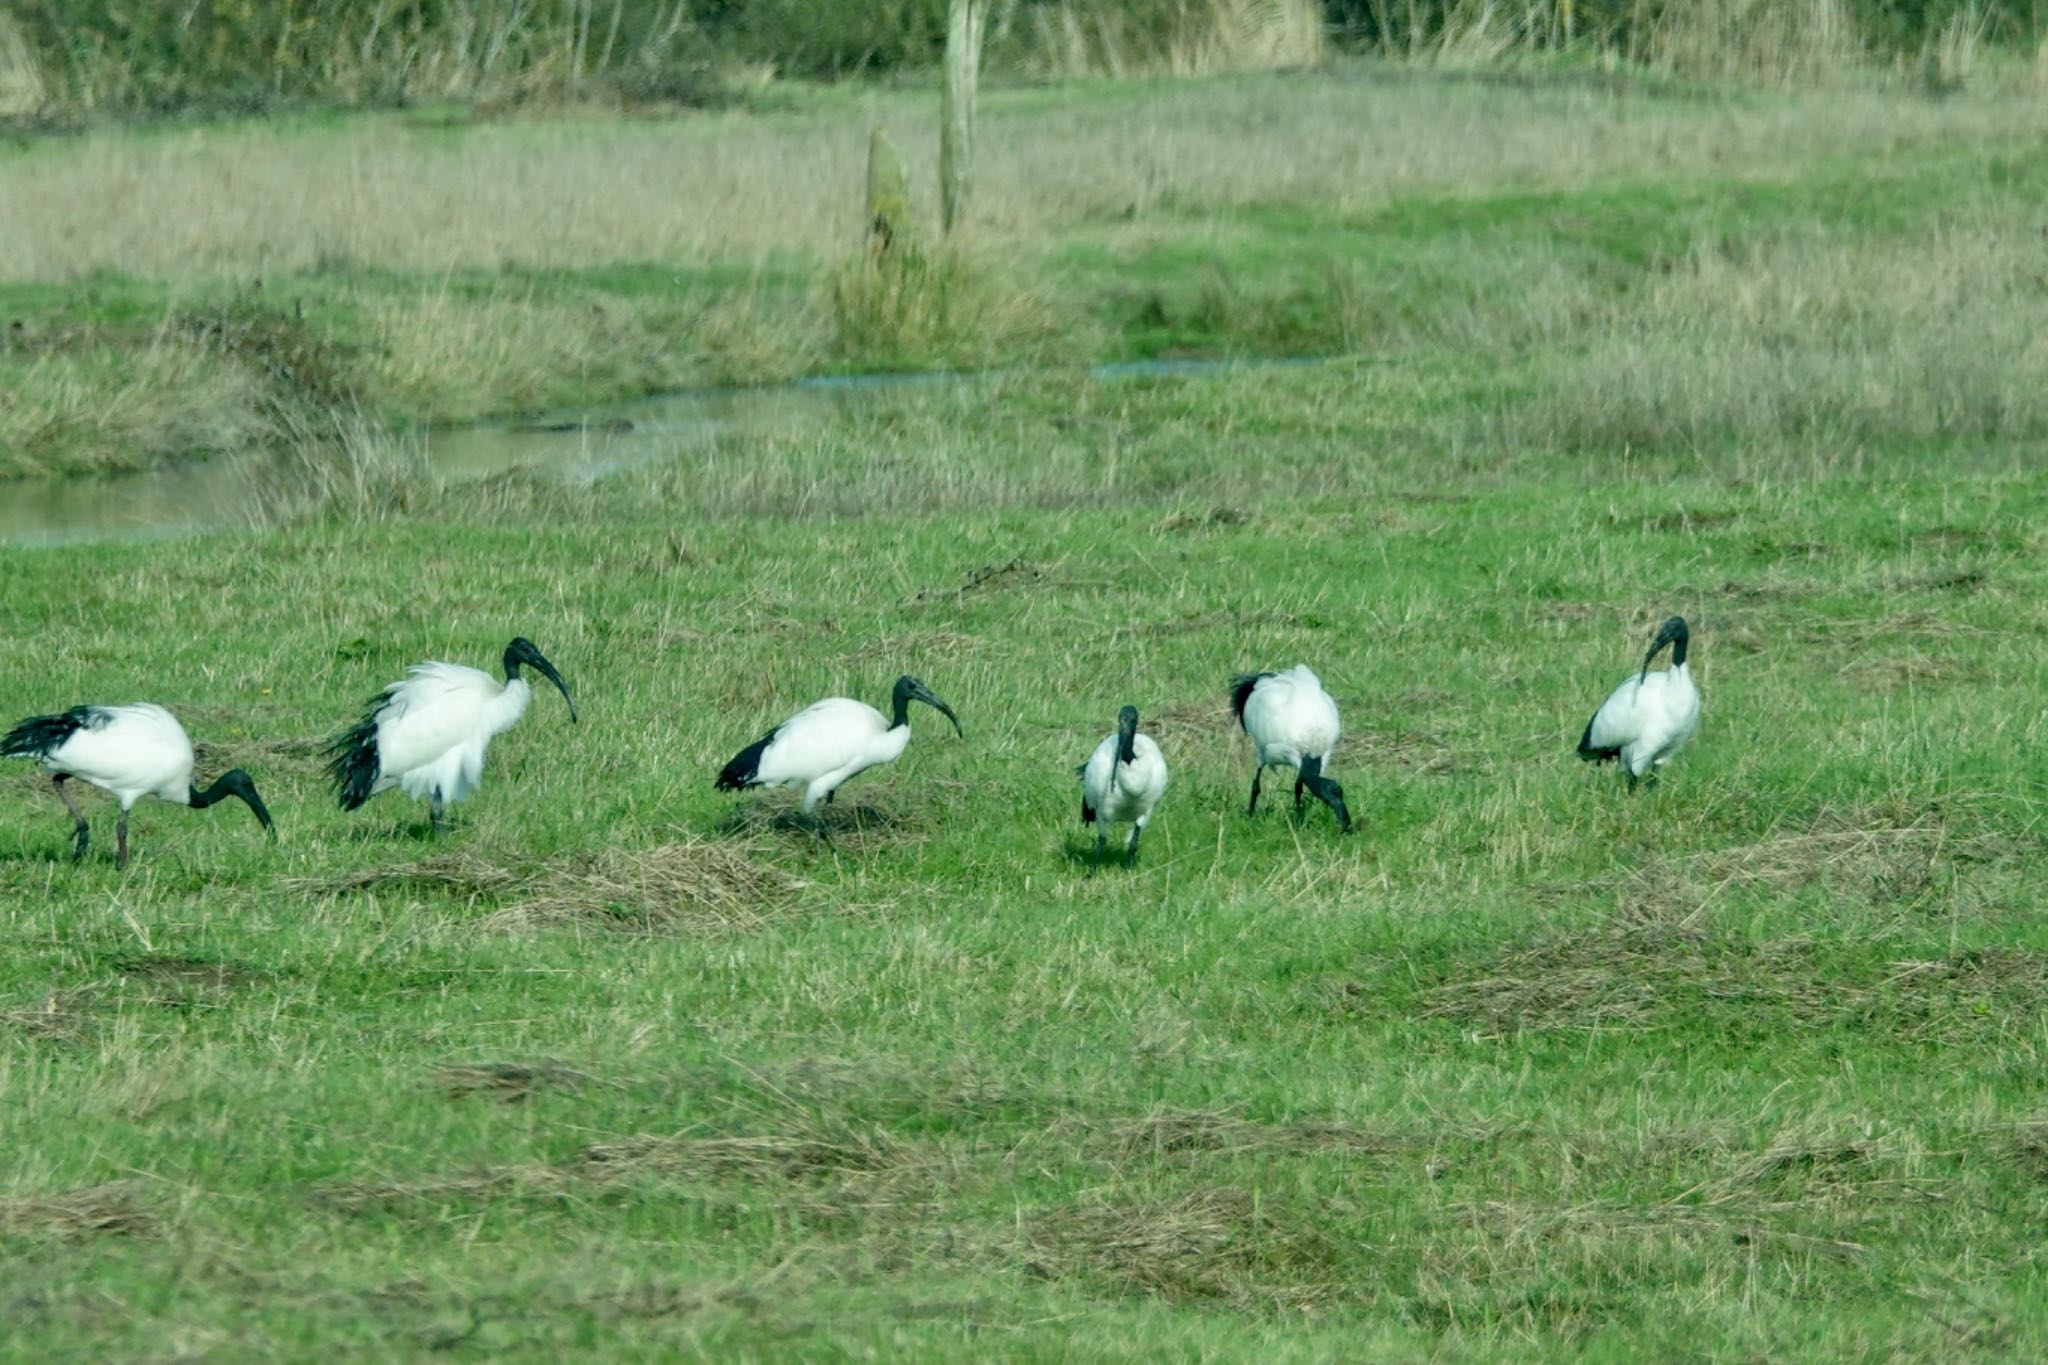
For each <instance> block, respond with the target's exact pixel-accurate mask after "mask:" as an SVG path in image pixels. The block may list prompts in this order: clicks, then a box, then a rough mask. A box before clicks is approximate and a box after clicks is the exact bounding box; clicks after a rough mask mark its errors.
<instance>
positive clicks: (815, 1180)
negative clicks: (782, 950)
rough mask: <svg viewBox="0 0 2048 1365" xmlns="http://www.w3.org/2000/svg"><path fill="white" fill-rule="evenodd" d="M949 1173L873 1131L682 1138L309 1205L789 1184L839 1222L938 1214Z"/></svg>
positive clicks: (341, 1195)
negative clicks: (677, 1185)
mask: <svg viewBox="0 0 2048 1365" xmlns="http://www.w3.org/2000/svg"><path fill="white" fill-rule="evenodd" d="M952 1178H953V1172H952V1168H951V1167H950V1166H949V1165H947V1164H946V1163H944V1162H942V1161H940V1160H938V1159H937V1158H936V1157H935V1156H934V1155H933V1154H932V1153H931V1152H929V1151H928V1150H926V1149H925V1148H923V1147H919V1146H914V1145H911V1144H906V1143H903V1142H900V1141H898V1140H896V1139H894V1138H891V1137H889V1136H888V1135H887V1134H885V1133H882V1132H881V1131H879V1130H869V1131H853V1130H835V1131H834V1132H833V1133H831V1135H829V1136H820V1135H818V1134H813V1133H798V1134H774V1133H764V1134H753V1135H736V1136H726V1137H682V1136H667V1135H656V1134H636V1135H633V1136H630V1137H624V1138H619V1139H616V1140H613V1141H607V1142H595V1143H591V1144H590V1145H589V1146H587V1147H584V1148H583V1149H581V1150H580V1151H578V1152H575V1153H574V1154H572V1155H570V1156H568V1157H565V1158H563V1159H562V1160H560V1161H556V1162H553V1163H549V1164H541V1163H519V1164H508V1165H504V1166H488V1167H481V1168H478V1169H475V1170H470V1171H463V1172H458V1173H455V1174H452V1175H441V1176H431V1177H428V1178H425V1179H418V1180H352V1181H340V1182H335V1183H332V1184H327V1185H323V1186H320V1187H318V1188H317V1189H316V1190H315V1191H314V1192H313V1194H314V1198H315V1199H316V1201H317V1202H319V1203H321V1204H324V1205H326V1206H327V1207H329V1208H333V1209H338V1210H340V1211H343V1212H347V1213H371V1212H381V1211H389V1212H400V1213H407V1212H411V1213H418V1212H422V1211H427V1210H435V1211H438V1210H442V1209H446V1208H449V1207H451V1206H460V1205H467V1204H475V1203H478V1202H481V1201H487V1200H493V1199H505V1198H528V1199H540V1200H557V1199H563V1198H567V1197H570V1196H571V1195H572V1194H573V1193H575V1192H577V1191H579V1190H583V1191H587V1190H589V1189H591V1188H593V1187H615V1186H624V1185H633V1184H639V1183H643V1182H646V1181H650V1180H663V1181H681V1182H700V1183H714V1182H718V1181H727V1180H732V1181H741V1182H746V1183H748V1184H752V1185H756V1186H770V1187H791V1188H787V1189H783V1190H780V1191H779V1192H778V1207H784V1208H786V1209H788V1210H789V1211H791V1212H794V1213H798V1214H801V1215H802V1216H804V1217H805V1218H807V1219H820V1220H835V1221H836V1220H841V1219H844V1218H847V1217H852V1216H861V1215H870V1214H874V1213H877V1212H889V1213H898V1214H900V1213H905V1212H910V1213H918V1212H924V1211H929V1210H930V1209H932V1208H935V1207H936V1203H935V1197H936V1195H937V1194H938V1193H939V1192H940V1191H941V1190H943V1189H944V1188H947V1187H948V1186H949V1184H950V1182H951V1181H952Z"/></svg>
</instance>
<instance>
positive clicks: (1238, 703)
mask: <svg viewBox="0 0 2048 1365" xmlns="http://www.w3.org/2000/svg"><path fill="white" fill-rule="evenodd" d="M1272 676H1273V675H1272V674H1271V673H1242V674H1239V675H1238V676H1237V677H1235V678H1232V679H1231V680H1230V714H1231V715H1233V716H1236V717H1237V723H1238V726H1239V728H1243V726H1244V707H1245V703H1246V702H1248V701H1250V700H1251V699H1252V689H1253V688H1254V687H1257V686H1258V685H1259V684H1260V683H1261V682H1264V681H1265V680H1266V679H1267V678H1270V677H1272Z"/></svg>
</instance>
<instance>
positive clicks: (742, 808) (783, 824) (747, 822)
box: [719, 783, 944, 852]
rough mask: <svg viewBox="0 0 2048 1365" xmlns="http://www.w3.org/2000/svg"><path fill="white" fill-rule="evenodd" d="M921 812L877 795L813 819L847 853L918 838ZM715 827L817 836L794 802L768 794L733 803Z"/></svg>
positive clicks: (726, 831) (751, 833) (744, 834)
mask: <svg viewBox="0 0 2048 1365" xmlns="http://www.w3.org/2000/svg"><path fill="white" fill-rule="evenodd" d="M927 785H928V786H929V785H930V784H927ZM940 785H944V784H943V783H941V784H940ZM925 816H926V812H925V811H924V810H922V809H920V808H918V807H915V806H897V805H893V804H890V803H889V802H887V801H886V800H884V799H882V798H880V797H870V798H869V799H867V800H860V799H858V798H854V799H849V800H848V801H845V802H843V803H842V802H837V801H835V802H832V803H830V804H828V805H823V806H820V807H819V808H818V811H817V818H818V819H819V820H822V821H823V822H824V827H825V831H826V833H827V834H828V835H829V836H830V837H831V839H832V842H833V844H834V846H835V847H838V848H841V849H843V850H845V851H848V852H853V851H857V850H860V849H863V848H868V847H871V846H872V847H879V846H883V845H902V844H905V843H908V842H911V841H914V840H917V839H921V838H923V837H924V831H925V823H924V822H925ZM719 832H720V833H721V834H722V835H725V836H727V837H729V838H735V839H745V840H753V839H760V838H766V837H776V838H783V839H787V838H790V837H792V836H795V837H798V838H800V839H806V840H810V841H813V842H815V841H816V840H817V837H818V836H817V831H816V829H815V828H814V827H813V826H812V824H811V821H810V817H807V816H805V815H804V814H802V812H801V811H800V810H799V809H798V808H797V807H796V806H794V805H784V804H781V803H779V802H777V801H776V799H775V798H773V797H768V798H766V799H764V800H758V801H738V802H735V803H734V804H733V807H732V809H731V810H730V811H729V812H728V813H727V815H726V817H725V819H724V820H722V821H721V822H720V823H719Z"/></svg>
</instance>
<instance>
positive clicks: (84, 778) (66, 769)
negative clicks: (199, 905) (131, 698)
mask: <svg viewBox="0 0 2048 1365" xmlns="http://www.w3.org/2000/svg"><path fill="white" fill-rule="evenodd" d="M0 756H5V757H8V758H27V759H33V760H34V761H35V762H37V763H39V764H41V765H42V768H43V771H44V772H46V773H48V774H49V775H50V783H51V785H52V786H54V787H55V788H56V789H57V796H58V798H59V799H60V800H62V801H63V802H64V807H65V809H66V810H69V811H70V812H71V819H72V822H73V824H74V825H75V827H76V834H75V835H74V838H73V843H72V849H71V857H72V860H73V861H74V862H75V861H77V860H78V859H80V858H83V857H84V856H85V851H86V848H87V846H88V845H89V844H90V843H91V842H92V827H91V825H90V824H89V823H88V822H87V820H86V818H85V812H84V811H82V810H80V809H79V808H78V799H77V798H76V797H74V796H73V795H72V794H71V789H70V788H69V787H67V786H66V785H65V783H67V782H69V781H70V780H71V779H72V778H77V779H78V780H79V781H81V782H87V783H90V784H91V785H93V786H95V787H98V788H99V789H100V790H101V791H103V792H106V793H108V794H109V795H111V796H112V797H113V798H114V799H115V800H116V801H118V802H119V803H120V805H121V819H120V822H119V823H118V824H116V825H115V826H114V847H115V853H114V865H115V866H116V867H121V868H125V867H127V866H128V812H129V811H130V810H131V809H132V808H133V807H134V805H135V803H136V802H137V801H140V800H141V799H142V798H143V797H145V796H154V797H156V798H157V799H158V800H160V801H168V802H170V803H171V804H172V805H174V806H190V807H191V808H192V809H194V810H204V809H206V808H207V807H208V806H210V805H212V804H213V803H214V802H216V801H219V800H222V799H223V798H225V797H230V796H232V797H235V798H236V799H238V800H240V801H242V802H244V803H245V804H247V805H248V807H249V809H250V810H251V811H253V812H255V815H256V820H257V823H258V824H260V825H262V826H263V828H264V829H265V830H266V831H267V832H268V833H269V834H270V836H271V837H272V838H276V837H277V827H276V826H275V825H273V824H272V823H271V820H270V811H269V810H268V809H267V808H266V807H265V806H264V804H263V798H262V797H261V796H258V795H257V794H256V784H255V782H254V781H252V780H251V779H250V777H249V774H247V773H245V772H243V771H242V770H241V769H240V768H234V769H231V770H229V771H228V772H225V773H222V774H221V775H220V777H219V778H217V779H216V780H215V781H214V783H213V785H212V786H210V787H208V788H206V789H205V790H204V791H201V790H200V789H199V788H198V787H197V786H196V785H194V783H193V780H192V777H193V772H194V766H193V755H192V740H191V739H190V737H188V736H187V735H186V733H185V727H184V726H182V725H180V724H179V723H178V718H177V717H176V716H174V715H172V714H171V713H170V712H169V711H166V710H164V708H163V707H161V706H157V705H155V704H153V703H151V702H131V703H129V704H128V705H126V706H74V707H72V708H71V709H70V710H69V711H66V712H64V713H63V714H62V715H55V716H30V717H29V718H28V719H27V720H24V721H22V722H21V723H20V724H19V725H16V726H15V727H14V728H13V729H12V730H9V731H8V732H7V734H6V735H5V736H4V737H0Z"/></svg>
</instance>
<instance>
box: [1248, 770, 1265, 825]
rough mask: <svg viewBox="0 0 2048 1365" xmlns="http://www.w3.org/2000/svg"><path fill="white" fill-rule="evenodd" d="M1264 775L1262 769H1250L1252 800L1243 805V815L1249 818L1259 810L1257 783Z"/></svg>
mask: <svg viewBox="0 0 2048 1365" xmlns="http://www.w3.org/2000/svg"><path fill="white" fill-rule="evenodd" d="M1265 775H1266V770H1265V769H1264V768H1263V767H1260V768H1254V769H1252V799H1251V800H1250V801H1247V802H1246V803H1245V807H1244V813H1245V815H1246V817H1247V818H1249V817H1250V816H1251V815H1252V813H1253V812H1255V811H1257V810H1258V808H1259V781H1260V779H1262V778H1264V777H1265Z"/></svg>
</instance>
